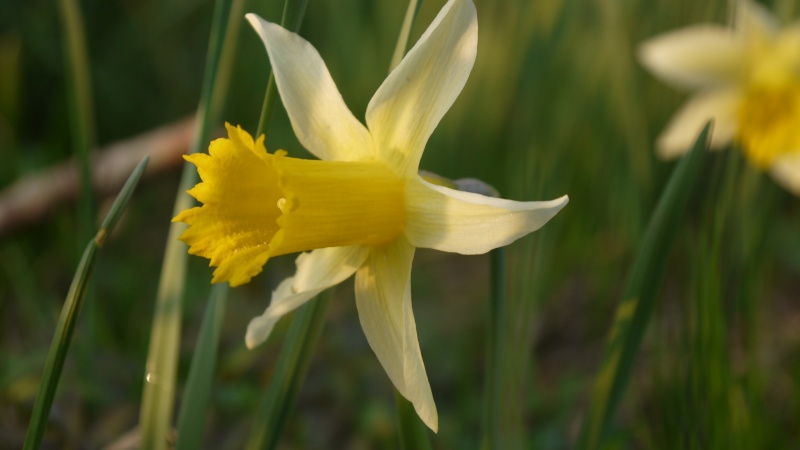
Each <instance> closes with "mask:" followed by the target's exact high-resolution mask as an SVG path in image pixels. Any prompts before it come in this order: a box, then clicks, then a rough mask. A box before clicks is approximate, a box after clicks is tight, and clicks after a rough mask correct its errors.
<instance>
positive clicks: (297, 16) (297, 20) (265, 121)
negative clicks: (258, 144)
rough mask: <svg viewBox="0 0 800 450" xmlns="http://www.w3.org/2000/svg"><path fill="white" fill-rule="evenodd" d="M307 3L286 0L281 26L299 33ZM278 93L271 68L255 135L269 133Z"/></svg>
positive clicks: (302, 0) (299, 0) (304, 1)
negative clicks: (268, 129) (268, 128)
mask: <svg viewBox="0 0 800 450" xmlns="http://www.w3.org/2000/svg"><path fill="white" fill-rule="evenodd" d="M306 5H308V0H286V3H284V4H283V17H281V26H282V27H283V28H286V29H287V30H289V31H294V32H295V33H297V32H298V31H299V30H300V24H301V23H303V16H304V15H305V13H306ZM276 94H277V87H276V85H275V75H274V74H273V73H272V70H270V71H269V81H267V91H266V93H265V94H264V102H263V103H262V104H261V116H260V117H259V119H258V127H257V128H256V133H255V134H254V135H253V136H261V135H262V134H266V133H267V127H268V126H269V121H270V119H271V118H272V110H273V109H274V107H275V101H276V100H277V99H278V96H277V95H276Z"/></svg>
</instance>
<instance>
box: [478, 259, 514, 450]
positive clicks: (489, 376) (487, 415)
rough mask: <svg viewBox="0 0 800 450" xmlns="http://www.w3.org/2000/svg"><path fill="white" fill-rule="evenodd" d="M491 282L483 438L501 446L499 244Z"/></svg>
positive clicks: (504, 321)
mask: <svg viewBox="0 0 800 450" xmlns="http://www.w3.org/2000/svg"><path fill="white" fill-rule="evenodd" d="M491 270H492V272H491V273H492V276H491V282H492V284H491V286H492V295H491V298H490V312H489V330H488V334H489V339H488V341H489V345H488V347H489V351H488V357H487V363H486V388H485V389H486V400H485V401H486V405H485V407H484V411H483V414H484V417H483V420H484V423H483V441H484V445H483V446H484V448H489V449H500V448H502V445H501V442H502V440H501V439H502V436H501V435H500V423H499V422H500V420H501V417H502V414H501V412H502V408H503V375H504V373H505V367H506V366H505V364H506V361H505V341H504V339H503V337H504V327H505V326H507V325H508V322H507V317H506V284H505V281H506V276H505V273H506V271H505V250H504V249H503V248H498V249H495V250H492V252H491Z"/></svg>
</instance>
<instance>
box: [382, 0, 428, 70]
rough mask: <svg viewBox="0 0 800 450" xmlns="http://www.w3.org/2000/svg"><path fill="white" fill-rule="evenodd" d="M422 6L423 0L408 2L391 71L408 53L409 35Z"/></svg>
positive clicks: (390, 65) (390, 64) (390, 66)
mask: <svg viewBox="0 0 800 450" xmlns="http://www.w3.org/2000/svg"><path fill="white" fill-rule="evenodd" d="M421 7H422V0H410V1H409V2H408V9H407V10H406V17H405V18H404V19H403V26H402V27H400V37H398V38H397V45H396V46H395V48H394V54H393V55H392V62H391V63H389V71H390V72H391V71H392V70H393V69H394V68H395V67H397V65H398V64H400V61H402V60H403V56H405V54H406V47H407V46H408V36H409V35H410V34H411V27H412V26H413V25H414V21H415V20H416V19H417V14H419V9H420V8H421Z"/></svg>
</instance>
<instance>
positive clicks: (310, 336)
mask: <svg viewBox="0 0 800 450" xmlns="http://www.w3.org/2000/svg"><path fill="white" fill-rule="evenodd" d="M334 291H335V289H333V288H331V289H328V290H327V291H325V292H323V293H322V294H320V295H319V296H317V298H316V299H313V300H311V301H309V302H308V303H306V304H305V305H303V306H301V307H300V308H298V310H297V312H296V313H295V315H294V318H293V319H292V324H291V326H290V327H289V331H288V332H287V333H286V342H285V343H284V344H283V347H282V349H281V355H280V357H279V358H278V362H277V366H276V368H275V373H274V375H273V376H272V379H270V381H269V386H268V387H267V391H266V392H265V393H264V397H263V398H262V399H261V404H260V405H259V408H258V411H257V412H256V415H255V417H254V418H253V428H252V430H251V432H250V439H249V441H248V443H247V448H248V449H249V450H262V449H274V448H276V447H277V445H278V440H279V439H280V436H281V434H283V429H284V427H285V426H286V421H287V419H288V418H289V415H290V414H291V412H292V409H293V407H294V403H295V400H296V399H297V394H298V393H299V392H300V387H301V386H302V385H303V380H304V379H305V377H306V373H307V372H308V367H309V365H310V364H311V358H312V356H313V355H314V349H315V348H316V346H317V341H318V340H319V337H320V335H321V334H322V329H323V328H324V327H323V324H324V321H325V313H326V312H327V311H328V306H329V305H330V301H331V298H332V297H333V293H334Z"/></svg>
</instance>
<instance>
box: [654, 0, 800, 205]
mask: <svg viewBox="0 0 800 450" xmlns="http://www.w3.org/2000/svg"><path fill="white" fill-rule="evenodd" d="M736 6H737V9H736V15H735V23H734V26H733V28H732V29H731V28H726V27H723V26H719V25H713V24H700V25H695V26H691V27H688V28H684V29H681V30H677V31H674V32H671V33H667V34H665V35H662V36H658V37H656V38H654V39H652V40H649V41H647V42H644V43H643V44H642V45H641V46H640V47H639V55H638V56H639V60H640V61H641V62H642V64H643V65H644V66H645V67H646V68H647V69H649V70H650V71H651V72H652V73H653V74H655V75H656V76H657V77H659V78H660V79H662V80H663V81H665V82H667V83H669V84H672V85H673V86H675V87H677V88H682V89H686V90H690V91H692V92H694V95H693V96H692V97H691V98H690V99H689V100H688V101H687V102H686V104H685V105H684V106H683V107H682V108H681V109H680V111H678V112H677V113H676V114H675V116H674V117H673V118H672V121H671V122H670V123H669V125H667V128H666V129H665V130H664V131H663V132H662V134H661V136H660V137H659V138H658V142H657V147H658V151H659V153H660V154H661V156H663V157H665V158H671V157H677V156H679V155H681V154H683V153H684V152H686V151H687V150H688V149H689V147H690V146H691V143H692V141H693V140H694V139H695V137H696V136H697V134H698V133H699V131H700V129H701V128H702V126H703V125H704V123H705V122H706V121H707V120H708V119H713V120H714V130H713V134H712V139H711V148H712V149H719V148H721V147H723V146H725V145H727V144H729V143H730V142H731V141H734V140H735V141H737V142H738V143H739V145H740V146H741V148H742V151H743V152H744V154H745V156H746V158H747V159H748V161H750V162H751V163H752V164H753V165H755V166H757V167H759V168H760V169H763V170H767V171H769V172H770V173H771V175H772V176H773V177H774V178H775V180H776V181H778V182H779V183H780V184H781V185H783V186H784V187H785V188H786V189H788V190H789V191H791V192H793V193H794V194H796V195H800V23H795V24H793V25H790V26H787V27H784V28H781V27H779V25H778V23H777V20H776V18H775V17H774V16H773V15H772V14H771V13H770V12H769V11H767V10H766V9H764V8H763V7H762V6H760V5H759V4H757V3H754V2H750V1H740V2H739V3H737V5H736Z"/></svg>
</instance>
